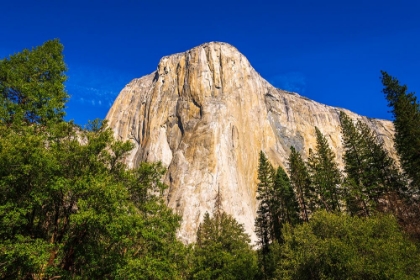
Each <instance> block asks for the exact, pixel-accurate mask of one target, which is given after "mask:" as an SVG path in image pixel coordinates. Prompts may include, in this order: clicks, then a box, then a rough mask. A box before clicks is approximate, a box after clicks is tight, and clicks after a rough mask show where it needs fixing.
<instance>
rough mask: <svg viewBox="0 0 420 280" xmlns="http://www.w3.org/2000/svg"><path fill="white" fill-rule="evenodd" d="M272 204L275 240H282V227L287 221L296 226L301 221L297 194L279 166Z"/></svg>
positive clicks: (279, 241)
mask: <svg viewBox="0 0 420 280" xmlns="http://www.w3.org/2000/svg"><path fill="white" fill-rule="evenodd" d="M271 205H273V209H274V211H273V212H274V215H273V218H274V234H275V241H277V242H278V243H281V242H282V228H283V225H284V224H285V223H289V224H290V225H292V226H294V225H296V224H298V223H299V222H300V218H299V204H298V202H297V199H296V195H295V193H294V191H293V188H292V186H291V185H290V179H289V176H287V174H286V172H285V171H284V169H283V168H282V167H281V166H279V167H278V168H277V171H276V175H275V178H274V188H273V195H272V198H271Z"/></svg>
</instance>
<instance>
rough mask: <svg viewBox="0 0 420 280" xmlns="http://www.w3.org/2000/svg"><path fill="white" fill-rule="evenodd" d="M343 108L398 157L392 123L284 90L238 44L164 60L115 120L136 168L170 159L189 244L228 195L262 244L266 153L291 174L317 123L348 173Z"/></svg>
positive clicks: (114, 112)
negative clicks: (260, 195)
mask: <svg viewBox="0 0 420 280" xmlns="http://www.w3.org/2000/svg"><path fill="white" fill-rule="evenodd" d="M340 110H342V111H345V112H346V113H347V114H348V115H350V117H352V118H354V119H362V120H363V121H365V122H367V123H368V124H369V126H370V127H371V128H372V129H374V130H375V131H377V132H378V134H379V135H380V136H381V137H382V138H383V140H384V143H385V146H386V148H387V149H388V150H390V151H392V153H393V148H392V145H393V143H392V135H393V133H394V128H393V125H392V123H391V122H389V121H384V120H376V119H367V118H365V117H362V116H358V115H356V114H354V113H352V112H350V111H348V110H345V109H340V108H334V107H330V106H327V105H324V104H320V103H318V102H315V101H312V100H309V99H307V98H305V97H302V96H300V95H298V94H296V93H291V92H287V91H283V90H280V89H277V88H275V87H273V86H272V85H270V84H269V83H268V82H267V81H266V80H264V79H263V78H262V77H261V76H260V75H259V74H258V73H257V72H256V71H255V70H254V69H253V68H252V66H251V65H250V63H249V62H248V60H247V59H246V57H245V56H243V55H242V54H241V53H240V52H239V51H238V50H237V49H236V48H235V47H233V46H231V45H229V44H226V43H218V42H211V43H206V44H203V45H200V46H198V47H195V48H193V49H191V50H189V51H186V52H184V53H179V54H174V55H170V56H166V57H163V58H162V59H161V61H160V62H159V65H158V67H157V70H156V71H155V72H153V73H151V74H150V75H147V76H144V77H142V78H140V79H134V80H133V81H132V82H130V83H129V84H128V85H127V86H126V87H125V88H124V89H123V90H122V91H121V93H120V94H119V96H118V98H117V99H116V100H115V102H114V104H113V106H112V108H111V109H110V111H109V112H108V115H107V117H106V118H107V119H108V121H109V126H110V127H111V128H112V129H113V130H114V133H115V136H116V137H117V138H118V139H123V140H127V139H129V140H131V141H132V142H133V143H134V145H135V148H134V150H133V151H132V152H131V154H130V156H129V157H128V159H127V161H128V164H129V165H130V166H131V167H135V166H137V165H138V164H139V162H142V161H149V162H154V161H161V162H162V163H163V164H164V165H165V166H166V167H167V168H168V171H167V174H166V177H165V182H166V183H167V184H168V186H169V189H168V192H167V203H168V205H169V206H170V207H171V208H173V209H174V210H175V211H176V213H178V214H179V215H181V216H182V225H181V229H180V231H179V237H180V239H181V240H183V241H184V242H186V243H188V242H194V241H195V234H196V231H197V228H198V225H199V223H200V222H201V221H202V218H203V215H204V213H205V212H206V211H208V212H211V211H212V209H213V207H214V203H215V199H216V195H217V193H218V192H220V194H221V197H222V207H223V210H224V211H225V212H227V213H229V214H232V215H233V216H234V217H235V218H236V219H237V220H238V221H239V222H240V223H243V224H244V226H245V229H246V231H247V232H248V233H249V234H250V235H251V237H252V240H253V241H255V239H256V237H255V234H254V231H253V230H254V220H255V217H256V210H257V205H258V202H257V200H256V189H257V168H258V154H259V152H260V151H261V150H262V151H263V152H265V154H266V155H267V156H268V158H269V160H270V161H271V162H272V164H273V165H274V166H275V167H276V166H278V165H281V166H283V167H284V168H286V170H287V157H288V155H289V151H290V146H294V147H295V148H296V149H297V150H298V151H300V152H301V153H302V154H303V155H304V157H306V156H307V153H308V150H309V148H314V147H315V142H316V141H315V128H314V127H315V126H317V127H318V128H319V129H320V131H321V132H322V133H323V134H324V135H325V136H326V137H327V139H328V141H329V143H330V144H331V146H332V147H333V149H334V151H335V153H336V157H337V161H338V162H339V164H340V166H342V165H343V163H342V156H343V151H342V145H341V136H340V124H339V118H338V115H339V112H340Z"/></svg>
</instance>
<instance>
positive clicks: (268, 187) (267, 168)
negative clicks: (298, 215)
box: [255, 151, 274, 254]
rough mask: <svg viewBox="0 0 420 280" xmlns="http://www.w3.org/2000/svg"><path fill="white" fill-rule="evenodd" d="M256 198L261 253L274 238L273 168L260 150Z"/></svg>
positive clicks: (256, 229) (256, 228) (256, 225)
mask: <svg viewBox="0 0 420 280" xmlns="http://www.w3.org/2000/svg"><path fill="white" fill-rule="evenodd" d="M258 181H259V182H258V188H257V199H258V200H259V201H260V205H259V207H258V210H257V218H256V220H255V232H256V234H257V236H258V243H259V245H260V247H261V248H262V251H263V254H266V253H267V252H268V246H269V244H270V243H271V242H272V241H273V239H274V227H273V206H272V204H271V202H272V193H273V187H274V168H273V166H272V165H271V163H270V162H269V161H268V159H267V157H266V156H265V154H264V153H263V152H262V151H261V152H260V157H259V162H258Z"/></svg>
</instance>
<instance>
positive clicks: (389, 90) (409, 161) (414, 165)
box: [381, 71, 420, 193]
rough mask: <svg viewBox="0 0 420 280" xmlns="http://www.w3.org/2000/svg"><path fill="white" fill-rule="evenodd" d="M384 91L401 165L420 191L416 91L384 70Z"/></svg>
mask: <svg viewBox="0 0 420 280" xmlns="http://www.w3.org/2000/svg"><path fill="white" fill-rule="evenodd" d="M381 73H382V84H383V85H384V89H383V92H384V94H385V97H386V99H387V100H388V106H389V107H391V108H392V110H391V112H392V114H393V116H394V126H395V136H394V143H395V148H396V150H397V152H398V154H399V156H400V159H401V165H402V167H403V168H404V171H405V172H406V173H407V175H408V177H409V178H410V179H411V183H412V191H413V192H414V193H418V192H419V191H420V104H419V103H418V101H417V98H416V96H415V94H414V93H413V92H410V93H408V92H407V86H406V85H400V84H399V81H398V80H397V79H396V78H394V77H392V76H390V75H388V73H386V72H384V71H381Z"/></svg>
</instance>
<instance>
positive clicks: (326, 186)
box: [308, 127, 341, 212]
mask: <svg viewBox="0 0 420 280" xmlns="http://www.w3.org/2000/svg"><path fill="white" fill-rule="evenodd" d="M315 133H316V150H315V151H314V152H313V151H312V150H309V158H308V167H309V173H310V175H311V181H312V186H313V187H314V191H315V194H316V196H315V197H314V198H315V204H316V208H318V209H325V210H327V211H329V212H331V211H340V200H341V193H340V190H339V188H340V184H341V173H340V171H339V170H338V166H337V163H336V162H335V155H334V153H333V151H332V150H331V148H330V146H329V144H328V141H327V139H326V138H325V136H324V135H323V134H322V133H321V131H319V129H318V128H317V127H315Z"/></svg>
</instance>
